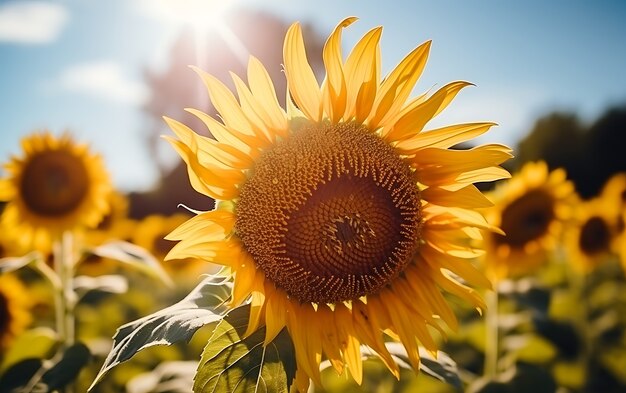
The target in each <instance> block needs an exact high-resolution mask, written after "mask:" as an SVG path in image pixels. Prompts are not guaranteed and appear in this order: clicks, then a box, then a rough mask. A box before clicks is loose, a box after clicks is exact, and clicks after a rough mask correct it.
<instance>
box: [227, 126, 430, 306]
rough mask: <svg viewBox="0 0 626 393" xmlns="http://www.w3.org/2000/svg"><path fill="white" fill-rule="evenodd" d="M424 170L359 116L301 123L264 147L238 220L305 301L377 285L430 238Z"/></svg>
mask: <svg viewBox="0 0 626 393" xmlns="http://www.w3.org/2000/svg"><path fill="white" fill-rule="evenodd" d="M420 206H421V201H420V195H419V189H418V187H417V182H416V179H415V175H414V173H413V172H412V171H411V169H410V168H409V166H408V164H407V163H406V162H404V161H403V160H402V159H401V158H400V157H399V156H398V155H397V153H396V152H395V151H394V149H393V148H392V147H391V146H389V145H388V144H387V143H385V142H384V141H383V140H382V139H380V138H379V137H377V136H375V135H373V134H372V133H370V132H369V131H368V130H367V129H365V128H363V127H360V126H358V125H355V124H350V123H348V124H334V125H319V126H312V127H310V128H304V129H302V130H299V131H297V132H295V133H294V134H293V135H292V136H290V137H289V138H288V139H286V140H283V141H280V142H277V143H276V145H274V147H273V148H271V149H269V150H267V151H266V152H264V153H263V154H262V155H261V157H260V158H259V160H258V161H257V163H256V165H255V167H254V170H253V172H252V173H251V174H250V176H249V178H248V179H247V181H246V182H245V183H244V184H243V186H242V188H241V190H240V199H239V202H238V203H237V222H236V225H235V230H236V233H237V235H238V236H239V238H240V239H241V241H242V243H243V245H244V248H245V249H246V250H247V251H248V252H249V253H250V254H251V255H252V256H253V258H254V260H255V262H256V264H257V267H258V268H260V269H261V270H262V271H263V272H264V273H265V276H266V278H267V279H269V280H270V281H272V282H273V283H274V284H275V285H276V286H277V287H278V288H281V289H283V290H284V291H286V292H287V293H288V294H289V295H290V296H292V297H294V298H296V299H298V300H300V301H301V302H314V303H334V302H338V301H345V300H352V299H357V298H359V297H361V296H363V295H367V294H371V293H375V292H377V291H378V290H380V289H381V288H382V287H383V286H385V285H386V284H388V283H389V282H390V281H391V280H393V279H394V278H395V277H397V276H398V275H399V274H400V273H401V272H402V271H403V270H404V267H405V266H406V265H407V264H408V263H409V262H410V261H411V260H412V256H413V254H414V253H415V251H416V248H417V247H418V243H419V240H420V235H419V230H420V226H421V212H420Z"/></svg>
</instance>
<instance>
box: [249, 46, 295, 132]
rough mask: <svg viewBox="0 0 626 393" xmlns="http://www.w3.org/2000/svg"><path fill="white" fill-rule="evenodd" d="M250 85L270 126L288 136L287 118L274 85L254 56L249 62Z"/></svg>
mask: <svg viewBox="0 0 626 393" xmlns="http://www.w3.org/2000/svg"><path fill="white" fill-rule="evenodd" d="M248 84H249V85H250V91H251V92H252V94H253V95H254V97H256V99H257V102H258V103H259V105H260V106H261V107H262V108H263V110H264V111H265V113H266V114H267V116H268V120H269V124H268V125H269V126H270V127H271V129H272V130H273V131H274V132H275V133H277V134H278V135H281V136H286V135H287V130H288V128H289V126H288V124H287V116H286V114H285V111H284V110H283V109H282V108H281V106H280V104H279V103H278V98H277V97H276V90H274V83H273V82H272V79H271V78H270V75H269V74H268V72H267V70H266V69H265V67H264V66H263V64H262V63H261V62H260V61H259V60H258V59H257V58H256V57H254V56H250V60H249V61H248Z"/></svg>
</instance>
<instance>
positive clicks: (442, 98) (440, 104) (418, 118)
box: [383, 81, 472, 142]
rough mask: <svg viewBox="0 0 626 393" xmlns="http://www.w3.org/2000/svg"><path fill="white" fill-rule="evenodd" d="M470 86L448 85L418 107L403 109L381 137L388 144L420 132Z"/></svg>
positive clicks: (466, 83) (467, 83)
mask: <svg viewBox="0 0 626 393" xmlns="http://www.w3.org/2000/svg"><path fill="white" fill-rule="evenodd" d="M470 85H472V84H471V83H469V82H463V81H459V82H452V83H449V84H447V85H445V86H444V87H442V88H441V89H439V90H437V91H436V92H435V94H433V95H432V96H430V97H428V99H427V100H426V101H424V102H422V103H420V104H419V105H416V106H415V107H412V108H408V109H406V108H405V109H404V110H403V111H402V112H401V117H400V118H399V119H398V121H396V122H395V124H394V125H393V127H391V128H390V131H389V132H388V133H387V134H385V135H383V137H384V138H385V140H387V141H389V142H396V141H401V140H403V139H407V138H409V137H412V136H414V135H415V134H417V133H419V132H421V131H422V129H423V128H424V126H425V125H426V123H428V122H429V121H430V120H431V119H432V118H434V117H435V116H437V115H438V114H439V113H440V112H441V111H442V110H444V109H445V108H446V107H447V106H448V104H449V103H450V102H451V101H452V100H453V99H454V97H455V96H456V95H457V94H458V92H459V91H461V89H462V88H464V87H467V86H470Z"/></svg>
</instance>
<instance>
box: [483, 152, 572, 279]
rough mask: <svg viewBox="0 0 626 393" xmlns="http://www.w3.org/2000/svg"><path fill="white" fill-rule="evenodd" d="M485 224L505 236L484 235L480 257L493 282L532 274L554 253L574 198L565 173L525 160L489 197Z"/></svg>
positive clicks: (541, 163) (540, 162)
mask: <svg viewBox="0 0 626 393" xmlns="http://www.w3.org/2000/svg"><path fill="white" fill-rule="evenodd" d="M488 197H489V199H490V200H491V201H492V202H493V207H491V208H488V209H486V210H485V212H484V213H485V216H486V218H487V220H488V221H489V223H491V224H492V225H495V226H498V227H500V228H502V230H503V231H504V234H498V233H490V232H485V236H484V246H485V251H486V252H485V254H484V256H483V258H482V260H483V263H484V267H485V269H486V271H487V272H488V275H489V276H490V277H491V278H492V279H495V280H500V279H503V278H506V277H511V276H519V275H522V274H525V273H529V272H532V271H533V270H535V269H536V268H537V267H538V266H539V265H541V264H543V263H545V262H546V259H547V258H548V257H549V252H551V251H553V250H555V248H556V247H557V245H558V244H559V241H560V240H561V234H562V230H563V225H564V223H565V222H566V221H567V220H569V219H571V216H572V210H573V208H574V203H575V202H576V201H577V196H576V193H575V190H574V185H573V183H571V182H570V181H568V180H567V179H566V174H565V171H563V170H562V169H557V170H554V171H549V170H548V167H547V165H546V163H545V162H542V161H538V162H529V163H526V164H525V165H524V166H523V167H522V169H521V170H520V171H519V172H518V173H515V174H514V175H513V177H512V178H511V179H510V180H509V181H507V182H504V183H501V184H499V185H498V186H497V187H496V189H495V190H494V191H492V192H490V193H489V194H488Z"/></svg>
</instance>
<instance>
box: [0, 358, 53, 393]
mask: <svg viewBox="0 0 626 393" xmlns="http://www.w3.org/2000/svg"><path fill="white" fill-rule="evenodd" d="M42 366H43V359H39V358H29V359H23V360H21V361H19V362H17V363H15V364H13V365H11V367H9V368H8V369H7V370H6V372H4V373H3V374H2V375H0V393H13V392H19V391H20V390H21V389H20V388H23V387H25V386H26V385H28V382H29V381H30V380H31V379H32V378H33V377H34V376H35V374H37V372H38V371H39V370H41V368H42Z"/></svg>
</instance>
